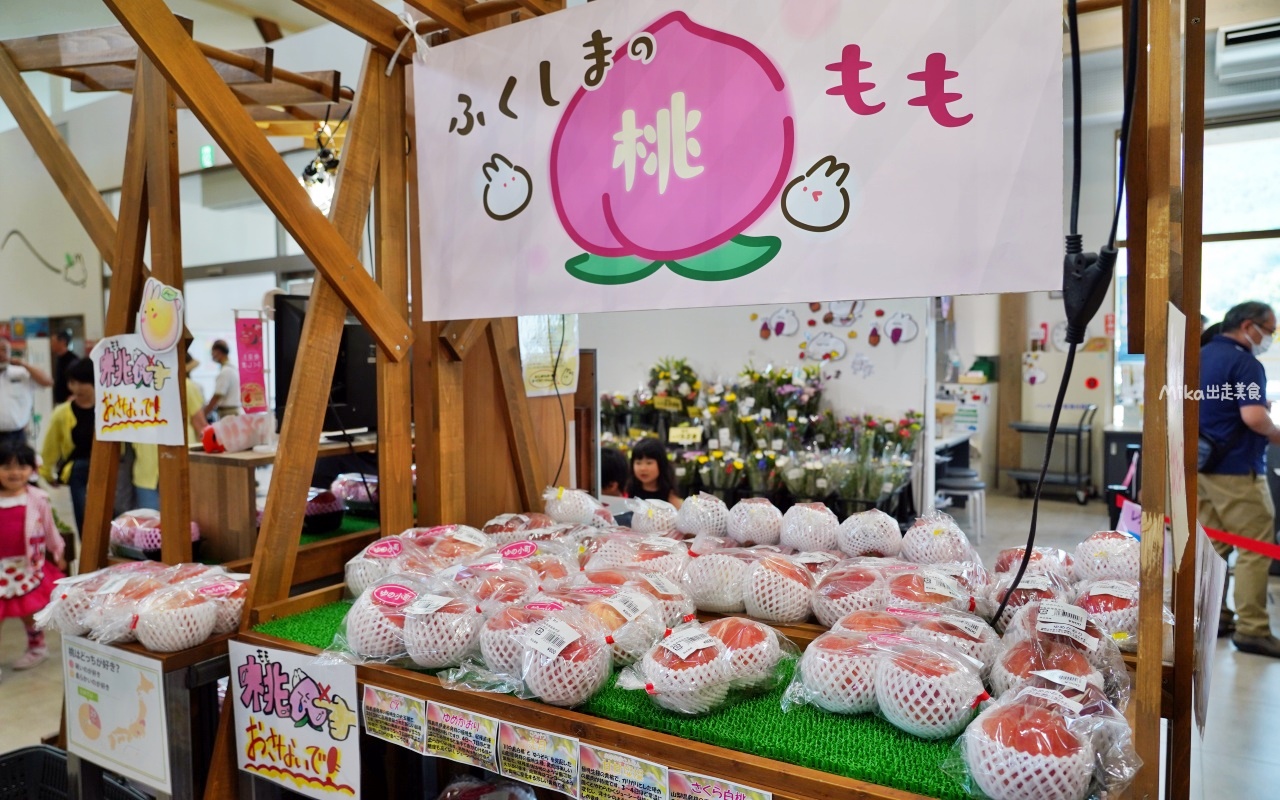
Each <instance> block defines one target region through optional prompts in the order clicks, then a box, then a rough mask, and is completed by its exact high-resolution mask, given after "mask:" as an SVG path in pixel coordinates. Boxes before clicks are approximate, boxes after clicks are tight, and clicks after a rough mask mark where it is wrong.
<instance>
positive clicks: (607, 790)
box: [578, 744, 670, 800]
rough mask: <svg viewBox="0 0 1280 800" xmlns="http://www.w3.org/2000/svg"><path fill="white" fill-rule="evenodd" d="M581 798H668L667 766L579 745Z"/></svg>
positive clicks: (614, 799) (612, 799) (632, 799)
mask: <svg viewBox="0 0 1280 800" xmlns="http://www.w3.org/2000/svg"><path fill="white" fill-rule="evenodd" d="M578 753H579V762H580V763H581V772H582V775H581V781H580V782H581V793H580V794H579V797H580V798H581V800H667V799H668V797H669V796H670V795H669V793H668V791H667V768H666V767H664V766H662V765H661V764H655V763H653V762H652V761H645V760H643V759H640V758H636V757H635V756H629V755H624V754H622V753H617V752H614V751H612V750H605V749H604V748H600V747H592V746H591V745H588V744H580V745H579V746H578Z"/></svg>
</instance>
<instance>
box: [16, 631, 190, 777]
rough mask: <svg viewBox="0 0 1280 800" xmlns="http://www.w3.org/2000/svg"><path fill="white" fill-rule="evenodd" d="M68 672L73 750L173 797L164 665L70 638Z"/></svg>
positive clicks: (65, 646)
mask: <svg viewBox="0 0 1280 800" xmlns="http://www.w3.org/2000/svg"><path fill="white" fill-rule="evenodd" d="M62 672H63V681H62V685H63V688H64V689H65V692H66V711H67V750H68V751H70V752H72V753H75V754H76V755H78V756H80V757H81V758H85V759H87V760H89V761H90V762H92V763H94V764H97V765H98V766H100V767H103V768H105V769H107V770H110V771H111V772H115V773H118V774H120V775H123V776H125V777H126V778H129V779H131V780H135V781H138V782H139V783H143V784H146V785H147V786H150V787H151V788H152V789H155V790H156V791H158V792H163V793H165V794H169V793H170V792H171V791H172V788H171V779H170V776H169V732H168V720H167V718H166V717H165V705H164V675H163V673H162V672H161V669H160V662H159V661H156V660H155V659H153V658H144V657H143V656H139V655H134V654H133V653H130V652H128V651H125V650H117V649H116V648H114V647H108V646H106V645H102V644H98V643H97V642H91V641H89V640H88V639H82V638H80V637H78V636H64V637H63V638H62ZM13 724H20V723H19V722H18V721H17V720H14V721H13Z"/></svg>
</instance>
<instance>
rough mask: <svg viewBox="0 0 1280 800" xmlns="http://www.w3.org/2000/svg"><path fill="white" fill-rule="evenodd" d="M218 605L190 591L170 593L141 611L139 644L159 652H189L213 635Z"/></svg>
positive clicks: (141, 606)
mask: <svg viewBox="0 0 1280 800" xmlns="http://www.w3.org/2000/svg"><path fill="white" fill-rule="evenodd" d="M217 621H218V609H217V606H216V605H215V604H214V603H212V602H210V601H208V600H205V599H204V598H202V597H195V596H193V595H191V594H190V593H189V592H186V591H180V592H173V593H167V596H166V597H162V598H156V599H155V600H154V601H153V602H144V603H143V604H141V605H140V607H139V609H138V629H137V635H138V641H139V642H140V643H141V644H142V646H143V647H145V648H147V649H148V650H151V651H153V652H156V653H173V652H176V651H178V650H188V649H190V648H192V647H195V646H196V645H198V644H201V643H203V642H204V641H205V640H206V639H208V638H209V637H210V636H211V635H212V634H213V626H214V625H215V624H216V623H217Z"/></svg>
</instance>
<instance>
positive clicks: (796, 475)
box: [787, 469, 804, 481]
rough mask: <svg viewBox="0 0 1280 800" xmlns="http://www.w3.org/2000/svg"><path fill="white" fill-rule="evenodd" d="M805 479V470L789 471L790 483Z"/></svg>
mask: <svg viewBox="0 0 1280 800" xmlns="http://www.w3.org/2000/svg"><path fill="white" fill-rule="evenodd" d="M803 477H804V470H802V469H789V470H787V480H789V481H798V480H800V479H801V478H803Z"/></svg>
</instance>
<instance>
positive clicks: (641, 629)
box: [605, 605, 667, 667]
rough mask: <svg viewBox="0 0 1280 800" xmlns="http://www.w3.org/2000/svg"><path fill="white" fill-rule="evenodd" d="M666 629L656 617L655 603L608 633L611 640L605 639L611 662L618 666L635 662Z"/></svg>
mask: <svg viewBox="0 0 1280 800" xmlns="http://www.w3.org/2000/svg"><path fill="white" fill-rule="evenodd" d="M666 629H667V627H666V625H665V624H664V623H663V621H662V620H661V619H659V618H658V609H657V606H656V605H655V606H654V607H652V608H651V609H650V610H647V611H645V612H644V613H642V614H640V616H638V617H636V618H635V619H633V620H631V621H630V622H628V623H626V624H624V625H622V626H621V627H619V628H618V629H617V630H615V631H613V632H612V633H610V634H609V639H612V641H609V639H606V640H605V641H607V642H609V652H610V653H611V655H612V656H613V663H614V664H616V665H618V666H620V667H625V666H627V665H629V664H634V663H636V661H638V660H639V659H640V657H641V656H642V655H644V654H645V652H646V651H647V650H648V649H649V648H651V647H653V643H654V642H656V641H658V640H659V639H661V638H662V634H663V633H664V632H666Z"/></svg>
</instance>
